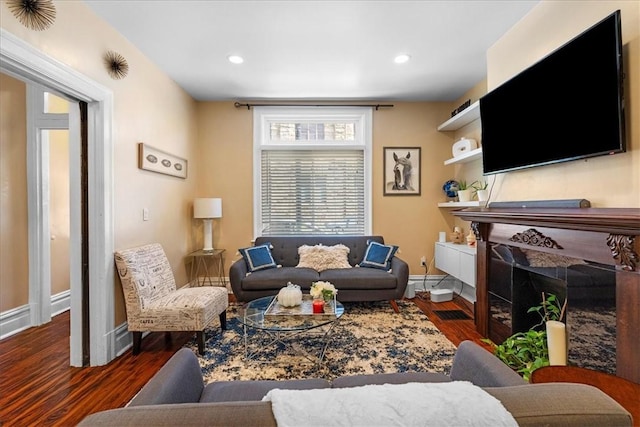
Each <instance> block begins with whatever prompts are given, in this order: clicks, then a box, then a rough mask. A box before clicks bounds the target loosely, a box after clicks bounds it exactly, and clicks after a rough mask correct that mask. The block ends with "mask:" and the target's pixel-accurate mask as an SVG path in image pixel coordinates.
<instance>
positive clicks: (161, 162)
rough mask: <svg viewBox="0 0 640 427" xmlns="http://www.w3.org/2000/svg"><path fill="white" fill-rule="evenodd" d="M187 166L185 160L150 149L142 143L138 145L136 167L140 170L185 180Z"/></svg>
mask: <svg viewBox="0 0 640 427" xmlns="http://www.w3.org/2000/svg"><path fill="white" fill-rule="evenodd" d="M187 166H188V162H187V159H183V158H182V157H178V156H174V155H173V154H171V153H167V152H166V151H162V150H159V149H157V148H154V147H151V146H150V145H148V144H145V143H144V142H139V143H138V167H139V168H140V169H144V170H148V171H151V172H157V173H162V174H165V175H171V176H175V177H178V178H182V179H185V178H187Z"/></svg>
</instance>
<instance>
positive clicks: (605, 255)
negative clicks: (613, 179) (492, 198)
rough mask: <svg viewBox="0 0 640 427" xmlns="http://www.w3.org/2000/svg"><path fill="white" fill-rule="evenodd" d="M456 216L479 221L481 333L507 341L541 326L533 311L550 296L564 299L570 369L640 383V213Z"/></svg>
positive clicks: (536, 211) (468, 212)
mask: <svg viewBox="0 0 640 427" xmlns="http://www.w3.org/2000/svg"><path fill="white" fill-rule="evenodd" d="M453 215H455V216H458V217H460V218H462V219H463V220H466V221H471V228H472V229H473V230H474V232H475V234H476V239H477V258H476V260H477V281H476V303H475V307H474V315H475V324H476V329H477V330H478V332H479V333H480V334H481V335H483V336H485V337H489V338H491V339H492V340H493V341H494V342H502V340H504V338H506V337H507V336H509V335H511V334H512V333H514V332H517V331H521V330H526V329H528V328H530V327H531V325H535V324H536V322H538V321H539V317H538V316H537V314H535V313H533V314H531V313H527V310H528V309H529V308H530V307H531V306H535V305H538V304H539V302H540V301H541V297H542V295H541V293H542V292H543V291H544V292H549V293H554V294H556V295H558V296H562V295H564V297H566V299H567V313H566V323H567V328H568V335H569V340H570V341H569V363H570V364H573V365H578V366H584V367H589V368H592V369H596V370H600V371H605V372H610V373H614V374H615V375H617V376H620V377H622V378H625V379H628V380H630V381H633V382H636V383H640V358H639V357H638V354H640V267H639V265H638V264H639V263H640V258H639V256H638V254H639V253H640V209H636V208H565V209H557V208H552V209H546V208H513V209H504V208H503V209H496V208H469V209H463V210H460V211H455V212H453ZM532 316H533V317H532ZM532 322H533V323H532Z"/></svg>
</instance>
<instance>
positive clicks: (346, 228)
mask: <svg viewBox="0 0 640 427" xmlns="http://www.w3.org/2000/svg"><path fill="white" fill-rule="evenodd" d="M364 182H365V180H364V153H363V151H362V150H335V151H334V150H285V151H281V150H275V151H263V152H262V206H261V208H262V223H263V230H262V235H264V236H269V235H287V234H364V231H365V217H364V206H365V197H364V193H365V184H364Z"/></svg>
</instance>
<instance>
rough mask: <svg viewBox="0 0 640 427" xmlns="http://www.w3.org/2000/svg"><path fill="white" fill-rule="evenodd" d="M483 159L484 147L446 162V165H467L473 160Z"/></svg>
mask: <svg viewBox="0 0 640 427" xmlns="http://www.w3.org/2000/svg"><path fill="white" fill-rule="evenodd" d="M480 158H482V147H479V148H476V149H475V150H471V151H469V152H467V153H464V154H462V155H460V156H458V157H454V158H452V159H449V160H445V161H444V164H445V165H452V164H454V163H467V162H471V161H473V160H477V159H480Z"/></svg>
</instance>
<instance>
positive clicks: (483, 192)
mask: <svg viewBox="0 0 640 427" xmlns="http://www.w3.org/2000/svg"><path fill="white" fill-rule="evenodd" d="M488 187H489V183H488V182H487V181H476V183H475V185H474V186H473V188H474V189H475V190H476V191H475V192H476V195H477V196H478V201H480V202H484V201H486V200H487V199H488V198H489V191H488V190H487V188H488Z"/></svg>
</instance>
